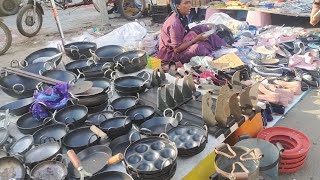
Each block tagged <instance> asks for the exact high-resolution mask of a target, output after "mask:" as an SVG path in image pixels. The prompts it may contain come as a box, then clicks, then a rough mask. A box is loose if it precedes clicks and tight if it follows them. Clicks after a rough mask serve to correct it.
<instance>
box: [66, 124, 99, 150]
mask: <svg viewBox="0 0 320 180" xmlns="http://www.w3.org/2000/svg"><path fill="white" fill-rule="evenodd" d="M99 141H100V138H99V137H98V136H97V135H95V134H94V133H93V132H92V131H91V130H90V127H82V128H78V129H75V130H73V131H70V132H68V133H67V134H66V135H65V136H64V138H63V140H62V143H63V144H64V145H65V146H66V147H67V148H68V149H73V150H74V151H75V152H80V151H81V150H83V149H85V148H86V147H89V146H93V145H97V144H98V143H99Z"/></svg>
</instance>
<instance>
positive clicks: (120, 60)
mask: <svg viewBox="0 0 320 180" xmlns="http://www.w3.org/2000/svg"><path fill="white" fill-rule="evenodd" d="M124 59H127V60H128V62H129V63H130V59H129V58H128V57H127V56H122V57H121V58H120V59H119V62H120V63H124Z"/></svg>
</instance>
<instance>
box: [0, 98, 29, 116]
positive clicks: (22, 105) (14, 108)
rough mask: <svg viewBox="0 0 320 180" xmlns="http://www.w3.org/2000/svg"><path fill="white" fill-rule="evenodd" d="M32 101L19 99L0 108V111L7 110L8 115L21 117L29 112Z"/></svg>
mask: <svg viewBox="0 0 320 180" xmlns="http://www.w3.org/2000/svg"><path fill="white" fill-rule="evenodd" d="M33 101H34V98H33V97H31V98H26V99H20V100H17V101H13V102H11V103H8V104H6V105H3V106H1V107H0V110H6V109H9V113H11V114H14V115H16V116H21V115H22V114H25V113H27V112H28V111H29V108H30V106H31V104H32V103H33Z"/></svg>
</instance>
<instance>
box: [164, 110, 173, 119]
mask: <svg viewBox="0 0 320 180" xmlns="http://www.w3.org/2000/svg"><path fill="white" fill-rule="evenodd" d="M168 111H169V112H170V113H171V116H167V112H168ZM173 116H174V111H173V110H172V109H170V108H167V109H165V110H164V111H163V117H170V118H173Z"/></svg>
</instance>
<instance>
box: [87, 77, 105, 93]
mask: <svg viewBox="0 0 320 180" xmlns="http://www.w3.org/2000/svg"><path fill="white" fill-rule="evenodd" d="M85 81H91V82H92V83H93V85H92V87H100V88H102V89H103V90H104V91H105V92H106V91H108V90H109V89H111V80H109V79H108V78H105V77H93V78H86V80H85Z"/></svg>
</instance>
